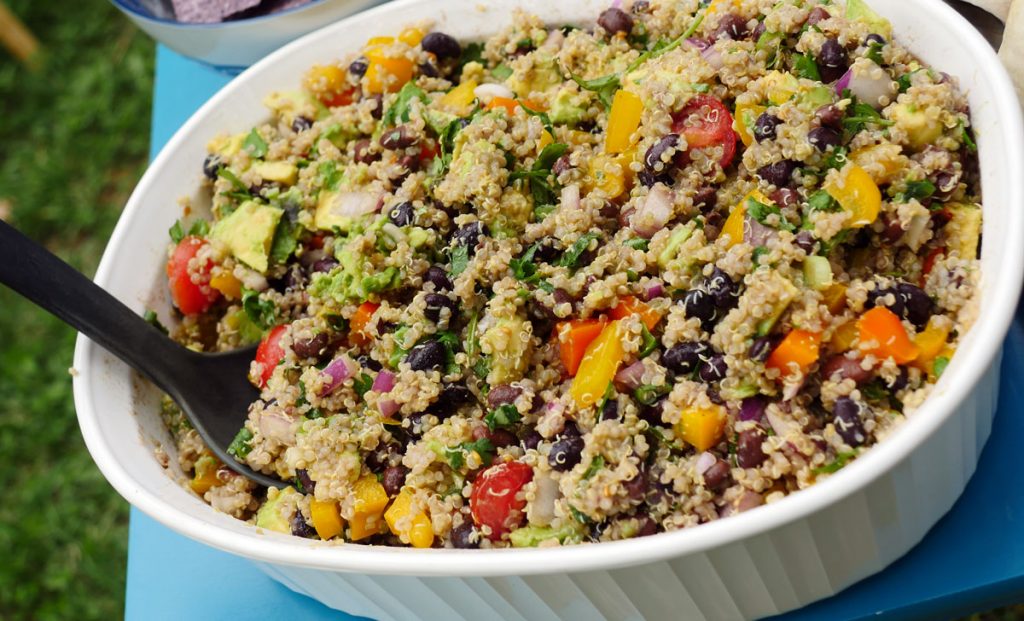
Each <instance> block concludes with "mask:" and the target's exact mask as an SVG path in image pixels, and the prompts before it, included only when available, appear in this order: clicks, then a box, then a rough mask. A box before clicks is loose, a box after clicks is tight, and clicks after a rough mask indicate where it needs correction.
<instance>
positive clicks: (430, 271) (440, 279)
mask: <svg viewBox="0 0 1024 621" xmlns="http://www.w3.org/2000/svg"><path fill="white" fill-rule="evenodd" d="M423 280H424V282H432V283H434V290H435V291H450V290H451V288H452V281H451V279H449V278H448V272H446V271H444V268H443V267H438V266H437V265H431V266H430V267H429V268H427V273H426V274H424V275H423Z"/></svg>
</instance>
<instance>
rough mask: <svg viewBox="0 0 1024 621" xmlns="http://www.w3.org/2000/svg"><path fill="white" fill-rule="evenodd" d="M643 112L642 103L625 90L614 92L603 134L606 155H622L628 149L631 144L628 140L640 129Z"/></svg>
mask: <svg viewBox="0 0 1024 621" xmlns="http://www.w3.org/2000/svg"><path fill="white" fill-rule="evenodd" d="M643 111H644V102H643V101H642V100H641V99H640V98H639V97H637V96H636V95H634V94H633V93H631V92H629V91H626V90H619V91H616V92H615V98H614V99H613V100H612V109H611V112H609V113H608V129H607V131H606V132H605V141H604V150H605V151H606V152H607V153H622V152H623V151H626V150H627V149H629V145H630V144H632V141H631V140H630V138H631V137H632V136H633V132H635V131H636V128H638V127H640V116H641V115H642V114H643Z"/></svg>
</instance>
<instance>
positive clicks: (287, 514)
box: [256, 487, 302, 535]
mask: <svg viewBox="0 0 1024 621" xmlns="http://www.w3.org/2000/svg"><path fill="white" fill-rule="evenodd" d="M301 498H302V494H300V493H299V492H297V491H295V488H294V487H286V488H284V489H282V490H279V491H278V492H277V495H276V496H274V498H272V499H270V500H268V501H267V502H265V503H263V506H262V507H260V510H259V511H257V512H256V526H258V527H260V528H265V529H267V530H275V531H277V532H279V533H285V534H286V535H290V534H292V525H291V517H292V514H293V513H294V512H295V511H297V510H298V509H296V508H295V505H296V503H298V502H299V499H301Z"/></svg>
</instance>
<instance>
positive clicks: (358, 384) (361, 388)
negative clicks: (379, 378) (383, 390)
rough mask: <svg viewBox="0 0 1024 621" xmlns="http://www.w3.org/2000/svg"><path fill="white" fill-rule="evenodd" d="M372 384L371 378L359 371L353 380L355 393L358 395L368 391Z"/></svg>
mask: <svg viewBox="0 0 1024 621" xmlns="http://www.w3.org/2000/svg"><path fill="white" fill-rule="evenodd" d="M372 386H373V378H372V377H370V376H369V375H367V374H366V373H360V374H359V375H358V376H357V377H356V378H355V380H354V384H353V387H354V388H355V389H356V394H358V395H359V396H360V397H362V396H363V395H365V394H366V393H367V392H369V391H370V388H371V387H372Z"/></svg>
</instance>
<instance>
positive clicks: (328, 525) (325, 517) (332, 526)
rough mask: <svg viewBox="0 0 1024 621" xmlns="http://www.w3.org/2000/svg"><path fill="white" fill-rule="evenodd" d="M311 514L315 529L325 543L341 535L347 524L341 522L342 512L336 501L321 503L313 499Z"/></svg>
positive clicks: (310, 503)
mask: <svg viewBox="0 0 1024 621" xmlns="http://www.w3.org/2000/svg"><path fill="white" fill-rule="evenodd" d="M309 514H310V517H311V518H313V528H315V529H316V534H318V535H320V538H321V539H323V540H324V541H327V540H328V539H331V538H332V537H336V536H338V535H340V534H341V531H342V530H343V529H344V528H345V523H344V522H342V521H341V511H339V509H338V503H336V502H334V501H321V500H317V499H316V498H312V499H310V501H309Z"/></svg>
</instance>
